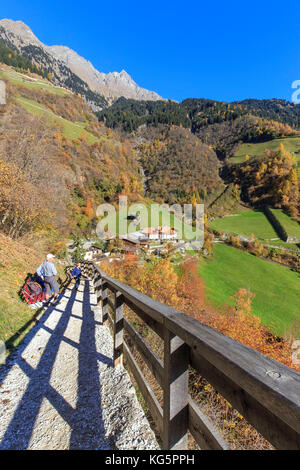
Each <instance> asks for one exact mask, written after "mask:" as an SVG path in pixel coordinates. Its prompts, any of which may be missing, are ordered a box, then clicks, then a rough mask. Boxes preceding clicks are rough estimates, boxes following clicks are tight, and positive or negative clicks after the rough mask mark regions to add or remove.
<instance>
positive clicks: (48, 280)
mask: <svg viewBox="0 0 300 470" xmlns="http://www.w3.org/2000/svg"><path fill="white" fill-rule="evenodd" d="M46 258H47V259H46V261H44V262H43V263H42V264H41V265H40V266H39V267H38V268H37V270H36V272H37V275H38V276H40V277H41V278H42V279H43V281H44V282H45V286H46V301H48V299H49V297H50V296H51V290H52V291H53V297H54V299H53V304H57V303H58V299H57V298H58V295H59V287H58V284H57V280H56V278H55V276H56V274H57V270H56V267H55V266H54V264H53V261H54V258H55V256H54V255H52V253H49V254H48V255H47V257H46Z"/></svg>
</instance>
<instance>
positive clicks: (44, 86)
mask: <svg viewBox="0 0 300 470" xmlns="http://www.w3.org/2000/svg"><path fill="white" fill-rule="evenodd" d="M0 73H1V78H5V79H7V80H9V81H10V82H12V83H15V84H16V85H24V86H26V87H27V88H33V89H37V90H46V91H49V92H50V93H54V94H56V95H66V94H70V93H71V92H70V91H69V90H67V89H65V88H60V87H56V86H54V85H52V84H51V83H50V82H49V81H48V80H45V79H43V78H42V77H40V78H34V77H30V76H28V75H25V74H23V73H20V72H16V71H15V70H14V69H13V68H11V67H5V66H3V65H2V66H1V67H0Z"/></svg>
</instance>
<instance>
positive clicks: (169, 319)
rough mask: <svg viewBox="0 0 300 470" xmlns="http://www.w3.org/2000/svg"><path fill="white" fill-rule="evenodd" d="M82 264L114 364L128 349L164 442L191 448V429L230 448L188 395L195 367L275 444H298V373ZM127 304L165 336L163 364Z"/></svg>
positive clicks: (203, 443)
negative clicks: (108, 329) (107, 327)
mask: <svg viewBox="0 0 300 470" xmlns="http://www.w3.org/2000/svg"><path fill="white" fill-rule="evenodd" d="M83 265H84V269H85V272H86V274H87V275H88V276H89V277H90V278H91V279H92V280H93V282H94V286H95V292H96V294H97V302H98V304H101V306H102V314H103V323H104V324H106V323H107V321H108V320H110V322H111V324H112V329H113V332H114V365H117V364H122V362H123V354H124V356H125V359H126V361H127V365H128V367H129V368H130V370H131V372H132V373H133V376H134V377H135V380H136V382H137V384H138V386H139V388H140V390H141V393H142V395H143V397H144V399H145V401H146V403H147V405H148V407H149V411H150V413H151V415H152V417H153V419H154V420H155V422H156V424H157V427H158V429H159V432H160V435H161V438H162V442H163V448H164V449H173V450H179V449H186V448H187V431H188V430H190V432H191V433H192V435H193V436H194V438H195V440H196V442H197V443H198V444H199V446H200V447H201V448H202V449H228V448H229V447H228V445H227V444H226V443H225V442H224V440H223V439H222V438H221V436H219V434H218V432H217V431H216V429H215V428H214V426H213V425H212V423H210V422H209V420H208V419H207V418H206V417H205V416H204V415H203V413H202V412H201V411H200V410H199V408H198V406H197V405H196V404H195V403H194V402H193V400H192V399H191V398H190V397H189V394H188V368H189V366H191V367H193V368H194V369H195V370H196V371H198V372H199V373H200V374H201V376H203V377H204V378H205V379H206V380H207V381H208V382H209V383H210V384H211V385H212V386H213V387H214V388H215V389H216V390H217V391H218V392H219V393H220V394H221V395H223V396H224V397H225V398H226V399H227V400H228V401H229V402H230V403H231V405H232V406H233V407H234V408H235V409H237V410H238V411H239V412H240V413H241V414H242V415H243V416H244V417H245V418H246V419H247V421H248V422H249V423H250V424H251V425H253V426H254V427H255V429H256V430H257V431H258V432H259V433H261V434H262V435H263V436H264V437H265V438H266V439H267V440H268V441H269V442H270V443H271V444H272V445H274V447H276V448H277V449H297V450H300V373H298V372H296V371H294V370H292V369H290V368H288V367H286V366H285V365H283V364H281V363H279V362H277V361H274V360H273V359H271V358H269V357H267V356H264V355H263V354H261V353H259V352H258V351H255V350H254V349H252V348H250V347H248V346H245V345H243V344H241V343H239V342H238V341H236V340H234V339H232V338H230V337H228V336H226V335H224V334H222V333H220V332H218V331H216V330H214V329H212V328H210V327H208V326H206V325H203V324H202V323H201V322H199V321H197V320H196V319H194V318H192V317H190V316H188V315H186V314H184V313H182V312H179V311H177V310H175V309H173V308H171V307H169V306H167V305H164V304H161V303H160V302H158V301H156V300H153V299H151V298H150V297H148V296H147V295H145V294H142V293H141V292H139V291H137V290H136V289H133V288H132V287H130V286H127V285H126V284H124V283H122V282H119V281H117V280H115V279H113V278H111V277H109V276H107V275H106V274H105V273H104V272H103V271H101V270H100V269H99V267H97V266H96V265H95V264H94V263H91V262H83ZM108 291H110V292H112V294H113V296H114V302H113V301H112V300H111V299H110V297H109V295H108ZM125 304H126V305H127V306H129V307H130V308H131V309H132V310H133V311H134V312H135V313H136V314H137V315H138V316H139V318H140V319H141V320H143V321H144V322H145V323H146V324H147V325H148V326H150V327H151V328H152V329H153V330H154V331H155V333H157V334H158V335H159V336H160V337H161V338H162V340H163V343H164V360H163V363H162V361H160V359H159V358H158V357H157V356H156V354H155V353H154V352H153V351H152V350H151V348H150V347H149V346H148V345H147V344H146V343H145V342H144V341H143V338H142V337H141V336H140V335H139V333H138V332H137V331H136V330H135V328H134V327H133V326H132V325H131V324H130V323H129V322H128V320H126V319H125V318H124V313H123V308H124V305H125ZM109 309H110V310H111V312H112V315H111V314H110V313H109ZM124 330H125V331H126V332H127V334H128V335H129V337H130V339H131V341H132V343H133V344H134V346H135V348H136V349H137V350H138V351H139V353H140V354H141V357H142V358H143V359H144V360H145V362H146V364H147V366H148V367H149V368H150V370H151V371H152V373H153V375H154V377H155V378H156V380H157V382H158V383H159V385H160V386H161V387H162V389H163V403H164V406H163V409H161V407H160V405H159V403H158V401H157V399H156V397H155V395H154V394H153V392H152V390H151V387H150V385H149V383H148V382H147V380H146V378H145V377H144V375H143V373H142V372H141V370H140V368H139V367H138V364H137V363H136V361H135V359H134V356H133V355H132V353H131V351H130V347H129V345H128V344H127V343H126V342H125V340H124V338H123V331H124Z"/></svg>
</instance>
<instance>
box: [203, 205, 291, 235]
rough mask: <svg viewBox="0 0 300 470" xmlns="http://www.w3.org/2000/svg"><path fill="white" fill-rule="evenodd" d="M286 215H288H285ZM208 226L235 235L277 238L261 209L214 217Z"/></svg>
mask: <svg viewBox="0 0 300 470" xmlns="http://www.w3.org/2000/svg"><path fill="white" fill-rule="evenodd" d="M287 217H288V216H287ZM210 227H211V228H212V229H215V230H220V231H221V232H231V233H235V234H237V235H246V236H250V235H252V234H253V235H254V236H255V237H256V238H260V239H262V240H269V239H270V238H278V235H277V233H276V232H275V230H274V228H273V226H272V225H271V224H270V222H269V221H268V219H267V217H266V216H265V214H264V213H263V212H261V211H254V210H249V211H244V212H241V213H239V214H236V215H231V216H228V217H223V218H221V219H216V220H214V221H213V222H211V223H210Z"/></svg>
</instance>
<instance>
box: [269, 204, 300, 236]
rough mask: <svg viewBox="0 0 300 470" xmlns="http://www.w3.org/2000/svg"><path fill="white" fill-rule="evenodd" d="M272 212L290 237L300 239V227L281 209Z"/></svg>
mask: <svg viewBox="0 0 300 470" xmlns="http://www.w3.org/2000/svg"><path fill="white" fill-rule="evenodd" d="M272 212H273V213H274V215H275V216H276V217H277V219H278V220H279V222H280V223H281V224H282V225H283V227H284V228H285V230H286V232H287V234H288V235H291V236H293V237H297V238H300V225H299V224H298V223H297V222H295V221H294V220H293V219H291V218H290V217H289V216H288V215H286V214H285V213H284V212H282V210H281V209H272Z"/></svg>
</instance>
